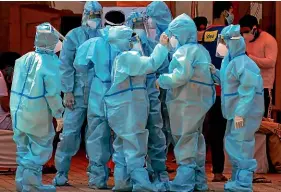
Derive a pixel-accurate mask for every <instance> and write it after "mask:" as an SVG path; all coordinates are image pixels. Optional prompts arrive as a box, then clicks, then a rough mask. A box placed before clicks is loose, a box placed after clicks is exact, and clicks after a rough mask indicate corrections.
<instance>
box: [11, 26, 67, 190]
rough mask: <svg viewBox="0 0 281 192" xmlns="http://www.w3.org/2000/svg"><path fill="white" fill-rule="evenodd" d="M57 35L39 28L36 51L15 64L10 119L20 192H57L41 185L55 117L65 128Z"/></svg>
mask: <svg viewBox="0 0 281 192" xmlns="http://www.w3.org/2000/svg"><path fill="white" fill-rule="evenodd" d="M58 42H59V34H58V32H57V31H56V30H55V29H54V28H53V27H52V26H51V25H50V24H49V23H43V24H40V25H38V26H37V27H36V35H35V42H34V45H35V51H33V52H29V53H27V54H25V55H24V56H22V57H21V58H19V59H18V60H16V64H15V71H14V76H13V83H12V89H11V98H10V99H11V101H10V106H11V116H12V121H13V131H14V137H13V139H14V141H15V143H16V145H17V164H18V167H17V172H16V178H15V181H16V190H17V191H21V192H22V191H23V192H27V191H42V192H48V191H56V188H55V186H53V185H43V184H42V166H43V165H44V164H45V163H47V162H48V160H49V159H50V158H51V156H52V151H53V139H54V136H55V131H54V128H53V121H52V120H53V117H54V118H56V120H57V131H60V130H61V129H62V126H63V120H62V113H63V111H64V107H63V105H62V99H61V97H60V93H61V86H60V75H59V65H60V61H59V58H58V57H57V55H56V54H55V51H54V50H55V47H56V45H57V43H58Z"/></svg>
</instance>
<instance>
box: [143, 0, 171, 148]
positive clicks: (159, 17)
mask: <svg viewBox="0 0 281 192" xmlns="http://www.w3.org/2000/svg"><path fill="white" fill-rule="evenodd" d="M146 16H147V17H148V18H147V20H148V21H147V22H148V29H149V32H150V33H149V34H150V38H149V39H152V40H155V41H156V42H158V41H159V37H160V35H161V34H162V33H163V32H164V31H165V30H166V29H168V25H169V24H170V23H171V21H172V19H173V18H172V14H171V11H170V9H169V7H168V6H167V5H166V3H165V2H163V1H153V2H151V3H150V4H149V5H148V6H147V8H146ZM173 53H174V52H173V49H171V50H170V51H169V55H168V60H169V62H170V61H171V60H172V56H173ZM168 68H169V63H167V64H164V65H163V66H162V67H161V68H160V69H158V70H157V72H156V76H157V78H158V77H159V75H160V74H162V73H168ZM166 94H167V91H166V90H165V89H161V88H160V96H159V99H160V101H161V114H162V119H163V132H164V134H165V136H166V146H167V147H166V153H168V148H169V146H170V144H171V143H172V144H173V145H174V141H173V138H172V135H171V128H170V120H169V114H168V110H167V105H166V103H165V101H166Z"/></svg>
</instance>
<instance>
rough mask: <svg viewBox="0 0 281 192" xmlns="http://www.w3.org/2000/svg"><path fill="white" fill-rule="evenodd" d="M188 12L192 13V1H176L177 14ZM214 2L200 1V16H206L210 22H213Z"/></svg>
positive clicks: (188, 13)
mask: <svg viewBox="0 0 281 192" xmlns="http://www.w3.org/2000/svg"><path fill="white" fill-rule="evenodd" d="M182 13H186V14H187V15H191V1H177V2H176V16H178V15H180V14H182ZM212 15H213V2H212V1H199V2H198V16H205V17H207V19H208V22H209V24H211V23H212V18H213V16H212Z"/></svg>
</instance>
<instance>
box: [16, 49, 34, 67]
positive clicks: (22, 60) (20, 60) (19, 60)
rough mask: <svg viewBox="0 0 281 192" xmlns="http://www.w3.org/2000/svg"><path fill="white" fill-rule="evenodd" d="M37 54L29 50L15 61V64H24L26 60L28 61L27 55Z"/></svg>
mask: <svg viewBox="0 0 281 192" xmlns="http://www.w3.org/2000/svg"><path fill="white" fill-rule="evenodd" d="M34 54H35V52H34V51H31V52H28V53H26V54H24V55H23V56H21V57H20V58H18V59H17V60H16V61H15V66H16V65H19V64H24V63H25V61H26V58H27V57H30V56H33V55H34Z"/></svg>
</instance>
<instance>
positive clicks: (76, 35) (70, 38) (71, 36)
mask: <svg viewBox="0 0 281 192" xmlns="http://www.w3.org/2000/svg"><path fill="white" fill-rule="evenodd" d="M81 36H84V30H83V27H82V26H80V27H76V28H74V29H72V30H70V31H69V32H68V33H67V34H66V36H65V38H66V40H65V41H63V44H64V46H65V45H68V44H73V43H76V44H78V42H79V39H81Z"/></svg>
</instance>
